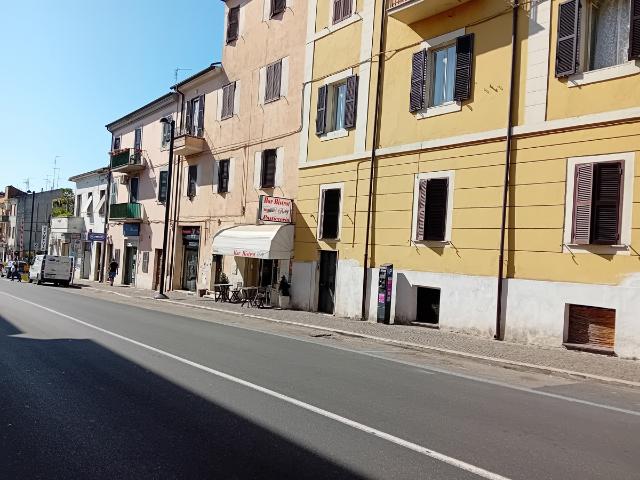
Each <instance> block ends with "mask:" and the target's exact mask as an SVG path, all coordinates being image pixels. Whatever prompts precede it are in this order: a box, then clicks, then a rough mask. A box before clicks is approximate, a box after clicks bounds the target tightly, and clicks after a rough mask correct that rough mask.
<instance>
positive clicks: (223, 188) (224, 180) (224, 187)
mask: <svg viewBox="0 0 640 480" xmlns="http://www.w3.org/2000/svg"><path fill="white" fill-rule="evenodd" d="M229 163H230V160H220V162H219V163H218V193H225V192H228V191H229Z"/></svg>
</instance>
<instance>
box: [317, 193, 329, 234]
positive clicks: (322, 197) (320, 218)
mask: <svg viewBox="0 0 640 480" xmlns="http://www.w3.org/2000/svg"><path fill="white" fill-rule="evenodd" d="M326 192H327V190H326V189H325V190H323V189H321V190H320V211H319V212H318V238H324V232H323V228H322V227H323V225H324V200H325V198H326V195H325V193H326Z"/></svg>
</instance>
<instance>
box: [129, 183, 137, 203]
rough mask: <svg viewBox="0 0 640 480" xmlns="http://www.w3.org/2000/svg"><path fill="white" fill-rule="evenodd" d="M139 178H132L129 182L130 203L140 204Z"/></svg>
mask: <svg viewBox="0 0 640 480" xmlns="http://www.w3.org/2000/svg"><path fill="white" fill-rule="evenodd" d="M139 181H140V180H139V179H138V177H131V179H130V180H129V203H138V184H139Z"/></svg>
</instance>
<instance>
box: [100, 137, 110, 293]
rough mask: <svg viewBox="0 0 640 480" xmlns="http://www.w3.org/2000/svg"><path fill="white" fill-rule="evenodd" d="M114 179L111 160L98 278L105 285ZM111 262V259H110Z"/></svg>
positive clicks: (108, 172) (105, 199)
mask: <svg viewBox="0 0 640 480" xmlns="http://www.w3.org/2000/svg"><path fill="white" fill-rule="evenodd" d="M112 145H113V140H112ZM112 181H113V180H112V178H111V158H109V169H108V170H107V191H106V192H105V196H104V227H103V229H102V233H103V234H104V242H102V255H101V257H102V258H101V259H100V276H99V278H98V281H99V282H100V283H104V264H105V262H106V258H107V243H108V242H107V234H108V233H109V213H110V210H111V209H110V208H109V207H110V206H111V198H110V196H111V182H112ZM109 260H111V259H109Z"/></svg>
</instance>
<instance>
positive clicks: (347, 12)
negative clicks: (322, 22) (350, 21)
mask: <svg viewBox="0 0 640 480" xmlns="http://www.w3.org/2000/svg"><path fill="white" fill-rule="evenodd" d="M352 13H353V0H333V15H332V18H333V23H334V24H336V23H339V22H341V21H343V20H346V19H347V18H349V17H350V16H351V14H352Z"/></svg>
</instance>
